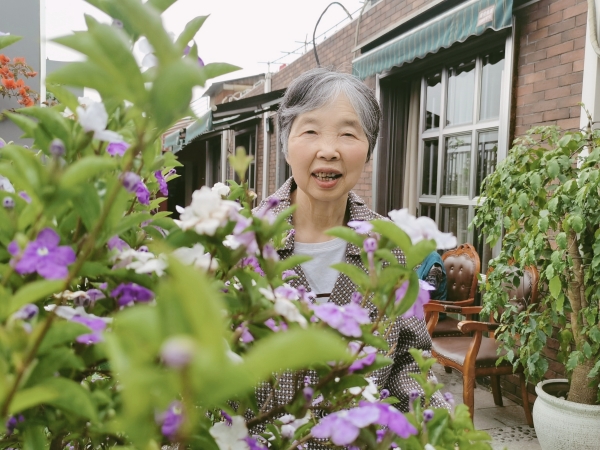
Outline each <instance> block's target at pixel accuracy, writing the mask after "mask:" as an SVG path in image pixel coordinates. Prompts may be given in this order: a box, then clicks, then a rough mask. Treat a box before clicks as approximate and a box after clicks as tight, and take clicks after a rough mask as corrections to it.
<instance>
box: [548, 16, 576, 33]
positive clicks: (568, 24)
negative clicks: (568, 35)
mask: <svg viewBox="0 0 600 450" xmlns="http://www.w3.org/2000/svg"><path fill="white" fill-rule="evenodd" d="M572 28H575V18H574V17H571V18H569V19H567V20H562V21H560V22H558V23H555V24H552V25H550V26H549V27H548V35H549V36H551V35H553V34H556V33H562V32H563V31H566V30H570V29H572Z"/></svg>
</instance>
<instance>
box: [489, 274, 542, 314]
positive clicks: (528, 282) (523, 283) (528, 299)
mask: <svg viewBox="0 0 600 450" xmlns="http://www.w3.org/2000/svg"><path fill="white" fill-rule="evenodd" d="M522 270H523V273H522V275H519V274H517V268H516V267H515V268H514V271H512V272H511V273H507V274H506V279H507V281H506V283H505V284H504V286H503V287H504V290H505V291H506V293H507V294H508V301H509V303H511V304H513V305H514V306H516V307H517V311H516V313H520V312H521V311H525V310H526V309H527V307H528V306H529V305H530V304H532V303H537V301H538V283H539V281H540V274H539V272H538V270H537V267H535V266H526V267H524V268H523V269H522ZM515 276H518V277H519V286H518V287H516V286H515V285H514V277H515ZM499 312H500V313H502V312H503V309H501V310H500V311H499Z"/></svg>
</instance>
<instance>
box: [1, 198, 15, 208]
mask: <svg viewBox="0 0 600 450" xmlns="http://www.w3.org/2000/svg"><path fill="white" fill-rule="evenodd" d="M2 206H4V208H6V209H13V208H14V207H15V200H14V199H13V198H12V197H4V199H3V200H2Z"/></svg>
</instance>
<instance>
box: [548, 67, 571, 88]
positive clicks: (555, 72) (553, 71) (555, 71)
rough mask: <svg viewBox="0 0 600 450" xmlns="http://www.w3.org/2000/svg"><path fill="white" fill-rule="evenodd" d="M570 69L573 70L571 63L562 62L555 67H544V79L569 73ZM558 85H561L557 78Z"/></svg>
mask: <svg viewBox="0 0 600 450" xmlns="http://www.w3.org/2000/svg"><path fill="white" fill-rule="evenodd" d="M572 70H573V64H572V63H567V64H562V65H560V66H557V67H552V68H550V69H546V71H545V74H546V79H550V78H554V77H560V76H561V75H565V74H570V73H571V71H572ZM558 85H559V86H561V84H560V80H558Z"/></svg>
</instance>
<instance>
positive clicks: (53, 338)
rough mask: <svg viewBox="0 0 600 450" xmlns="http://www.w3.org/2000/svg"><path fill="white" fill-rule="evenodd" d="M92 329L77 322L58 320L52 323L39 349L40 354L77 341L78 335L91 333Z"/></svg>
mask: <svg viewBox="0 0 600 450" xmlns="http://www.w3.org/2000/svg"><path fill="white" fill-rule="evenodd" d="M89 332H90V329H89V328H88V327H86V326H85V325H82V324H80V323H77V322H69V321H56V322H55V323H53V324H52V326H51V327H50V329H49V330H48V332H47V333H46V335H45V336H44V339H43V340H42V343H41V345H40V348H39V350H38V353H39V354H40V355H44V354H46V353H48V352H50V351H51V350H52V349H53V348H55V347H58V346H61V345H64V344H69V343H71V342H74V341H75V338H76V337H77V336H81V335H82V334H85V333H89Z"/></svg>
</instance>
